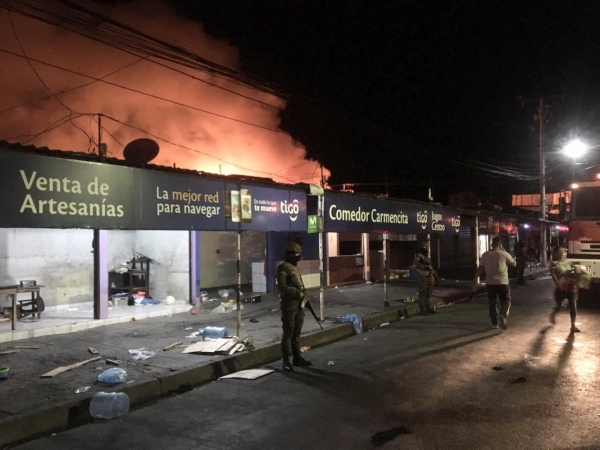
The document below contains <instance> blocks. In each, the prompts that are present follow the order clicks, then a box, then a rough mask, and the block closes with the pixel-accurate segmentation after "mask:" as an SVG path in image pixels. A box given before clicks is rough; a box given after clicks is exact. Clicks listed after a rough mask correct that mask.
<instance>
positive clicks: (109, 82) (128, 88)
mask: <svg viewBox="0 0 600 450" xmlns="http://www.w3.org/2000/svg"><path fill="white" fill-rule="evenodd" d="M0 51H1V52H4V53H8V54H9V55H13V56H16V57H18V58H24V59H27V60H30V61H34V62H37V63H39V64H43V65H45V66H48V67H52V68H54V69H58V70H62V71H65V72H68V73H72V74H74V75H79V76H81V77H86V78H90V79H92V80H95V81H98V82H100V83H105V84H108V85H109V86H114V87H118V88H121V89H125V90H127V91H131V92H135V93H137V94H140V95H145V96H147V97H150V98H154V99H156V100H161V101H164V102H167V103H172V104H174V105H177V106H181V107H184V108H188V109H191V110H194V111H199V112H203V113H205V114H210V115H213V116H216V117H220V118H221V119H227V120H231V121H234V122H238V123H243V124H245V125H249V126H252V127H256V128H261V129H263V130H268V131H272V132H274V133H280V134H286V135H289V133H287V132H285V131H282V130H277V129H275V128H269V127H265V126H263V125H258V124H255V123H251V122H246V121H245V120H241V119H235V118H233V117H229V116H225V115H223V114H219V113H215V112H212V111H208V110H205V109H202V108H198V107H196V106H191V105H187V104H185V103H181V102H178V101H175V100H170V99H168V98H164V97H160V96H158V95H154V94H150V93H148V92H144V91H140V90H138V89H134V88H131V87H127V86H123V85H121V84H118V83H113V82H111V81H107V80H103V79H101V78H96V77H93V76H91V75H87V74H84V73H81V72H77V71H75V70H71V69H67V68H65V67H61V66H58V65H56V64H51V63H48V62H45V61H41V60H39V59H35V58H28V57H26V56H23V55H19V54H18V53H15V52H11V51H10V50H6V49H3V48H0Z"/></svg>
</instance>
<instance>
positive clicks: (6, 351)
mask: <svg viewBox="0 0 600 450" xmlns="http://www.w3.org/2000/svg"><path fill="white" fill-rule="evenodd" d="M11 353H21V350H4V351H3V352H0V355H10V354H11Z"/></svg>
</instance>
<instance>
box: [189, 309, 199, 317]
mask: <svg viewBox="0 0 600 450" xmlns="http://www.w3.org/2000/svg"><path fill="white" fill-rule="evenodd" d="M190 314H191V315H192V316H195V315H196V314H198V312H197V311H196V310H195V309H190Z"/></svg>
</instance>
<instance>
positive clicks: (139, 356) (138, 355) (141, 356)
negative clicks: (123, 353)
mask: <svg viewBox="0 0 600 450" xmlns="http://www.w3.org/2000/svg"><path fill="white" fill-rule="evenodd" d="M129 354H130V355H133V359H134V360H136V361H145V360H147V359H150V358H153V357H154V356H156V353H155V352H152V351H149V350H146V347H142V348H138V349H135V350H129Z"/></svg>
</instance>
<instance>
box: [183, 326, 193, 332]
mask: <svg viewBox="0 0 600 450" xmlns="http://www.w3.org/2000/svg"><path fill="white" fill-rule="evenodd" d="M193 328H194V327H185V328H184V330H185V331H188V330H191V329H193Z"/></svg>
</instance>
